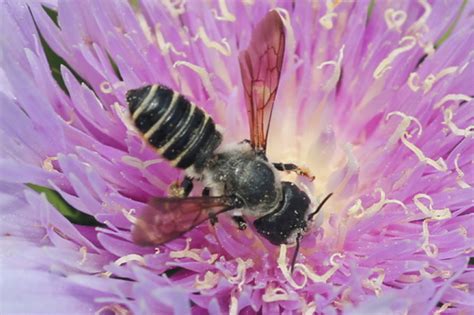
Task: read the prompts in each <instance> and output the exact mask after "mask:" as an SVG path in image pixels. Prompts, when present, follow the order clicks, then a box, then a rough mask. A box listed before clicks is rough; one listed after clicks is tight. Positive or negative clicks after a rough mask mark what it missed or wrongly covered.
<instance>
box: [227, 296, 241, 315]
mask: <svg viewBox="0 0 474 315" xmlns="http://www.w3.org/2000/svg"><path fill="white" fill-rule="evenodd" d="M238 311H239V300H238V299H237V297H236V296H235V294H231V295H230V305H229V315H238V314H239V312H238Z"/></svg>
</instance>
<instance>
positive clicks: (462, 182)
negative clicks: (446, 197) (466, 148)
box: [454, 153, 472, 189]
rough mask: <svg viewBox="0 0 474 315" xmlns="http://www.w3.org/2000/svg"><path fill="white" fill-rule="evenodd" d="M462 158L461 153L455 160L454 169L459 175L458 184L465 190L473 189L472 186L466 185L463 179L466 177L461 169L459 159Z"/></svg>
mask: <svg viewBox="0 0 474 315" xmlns="http://www.w3.org/2000/svg"><path fill="white" fill-rule="evenodd" d="M460 156H461V153H458V154H457V155H456V158H455V159H454V167H455V168H456V172H457V173H458V176H457V177H456V183H457V184H458V185H459V187H461V188H463V189H465V188H471V187H472V186H471V185H469V184H468V183H466V182H465V181H464V180H463V179H462V178H463V177H464V172H463V171H462V170H461V168H460V167H459V164H458V163H459V157H460Z"/></svg>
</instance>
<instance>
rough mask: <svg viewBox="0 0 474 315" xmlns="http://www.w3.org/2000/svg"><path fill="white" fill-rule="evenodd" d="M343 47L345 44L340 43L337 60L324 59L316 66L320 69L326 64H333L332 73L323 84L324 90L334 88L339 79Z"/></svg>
mask: <svg viewBox="0 0 474 315" xmlns="http://www.w3.org/2000/svg"><path fill="white" fill-rule="evenodd" d="M344 47H345V45H342V47H341V49H339V54H338V56H337V61H333V60H330V61H325V62H323V63H321V64H320V65H319V66H318V67H317V69H322V68H323V67H325V66H328V65H332V66H334V72H333V73H332V75H331V77H330V78H329V80H327V81H326V83H325V84H324V86H323V89H324V90H325V91H330V90H332V89H334V88H335V87H336V85H337V82H338V81H339V78H340V77H341V69H342V67H341V64H342V59H343V58H344Z"/></svg>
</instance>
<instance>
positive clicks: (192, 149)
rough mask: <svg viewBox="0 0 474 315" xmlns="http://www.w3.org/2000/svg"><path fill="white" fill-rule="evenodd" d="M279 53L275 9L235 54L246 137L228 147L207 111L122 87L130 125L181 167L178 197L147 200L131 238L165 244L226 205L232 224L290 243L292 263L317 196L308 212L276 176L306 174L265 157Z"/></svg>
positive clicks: (303, 200) (163, 92) (299, 193)
mask: <svg viewBox="0 0 474 315" xmlns="http://www.w3.org/2000/svg"><path fill="white" fill-rule="evenodd" d="M284 51H285V32H284V26H283V22H282V20H281V17H280V15H279V14H278V13H277V12H276V11H270V12H269V13H268V14H267V15H266V16H265V17H264V18H263V20H262V21H260V22H259V23H258V24H257V26H256V27H255V30H254V32H253V34H252V38H251V41H250V44H249V47H248V48H247V49H246V50H244V51H242V52H241V53H240V54H239V63H240V72H241V77H242V83H243V88H244V93H245V101H246V106H247V111H248V119H249V126H250V140H244V141H242V142H240V143H237V144H235V145H232V146H221V143H222V134H221V133H220V132H219V131H218V129H216V125H215V123H214V121H213V119H212V117H210V116H209V115H208V114H207V113H206V112H205V111H204V110H202V109H201V108H199V107H198V106H196V105H194V104H192V103H191V102H190V101H188V100H187V99H186V98H185V97H184V96H182V95H181V94H179V93H177V92H175V91H173V90H171V89H169V88H167V87H166V86H164V85H159V84H155V85H148V86H144V87H140V88H138V89H134V90H130V91H128V93H127V102H128V105H129V110H130V114H131V117H132V120H133V122H134V124H135V126H136V128H137V129H138V130H139V132H140V133H141V134H142V135H143V137H144V138H145V140H146V141H147V142H148V143H149V144H150V145H152V146H153V147H155V148H156V149H157V151H158V152H159V153H160V154H161V155H162V156H163V157H164V158H166V159H167V160H169V161H170V163H171V164H172V165H173V166H175V167H177V168H180V169H183V170H184V171H185V173H186V177H185V179H184V180H183V182H182V184H181V187H179V188H180V189H181V196H180V197H168V198H166V197H163V198H154V199H152V200H151V201H150V202H149V206H148V208H147V209H145V210H144V212H143V214H142V215H141V216H140V217H139V218H138V219H137V223H136V224H135V226H134V228H133V239H134V241H135V242H136V243H138V244H142V245H160V244H163V243H166V242H168V241H170V240H173V239H175V238H177V237H179V236H181V235H182V234H184V233H186V232H187V231H189V230H191V229H192V228H194V227H195V226H197V225H199V224H201V223H203V222H204V221H206V220H208V219H210V220H211V223H215V222H217V216H218V215H219V214H221V213H223V212H228V211H231V210H233V211H234V216H233V219H234V220H235V221H236V222H237V224H238V227H239V228H240V229H245V228H246V226H247V225H246V224H247V223H246V218H251V219H253V225H254V227H255V229H256V231H257V232H258V233H259V234H260V235H261V236H263V237H264V238H266V239H267V240H268V241H270V242H271V243H272V244H275V245H280V244H288V243H294V242H296V244H297V248H296V251H295V255H294V257H293V262H292V265H293V264H294V261H295V258H296V253H297V251H298V246H299V240H300V238H301V236H302V233H303V232H304V231H305V230H306V229H307V226H308V221H310V220H311V219H312V218H313V216H314V215H315V214H316V213H317V211H319V209H320V207H321V206H322V205H323V203H324V202H322V203H321V204H320V206H319V207H318V209H316V210H315V211H313V212H311V209H310V208H311V207H310V198H309V197H308V195H307V194H306V193H305V192H304V191H303V190H301V189H300V188H298V186H297V185H295V184H294V183H291V182H287V181H281V180H280V178H279V174H278V171H294V172H297V173H298V174H300V175H307V176H309V175H308V174H307V172H305V171H304V170H303V169H301V168H299V167H298V166H296V165H294V164H288V163H287V164H285V163H271V162H270V161H268V158H267V156H266V148H267V135H268V131H269V127H270V121H271V117H272V111H273V105H274V102H275V97H276V94H277V90H278V85H279V80H280V74H281V70H282V63H283V57H284ZM193 180H198V181H201V182H202V183H203V185H204V187H206V188H205V189H204V191H203V195H202V196H199V197H188V195H189V193H190V192H191V190H192V187H193ZM329 196H330V195H329ZM329 196H328V197H329ZM328 197H326V199H325V200H327V198H328ZM236 210H237V211H238V214H236V212H235V211H236Z"/></svg>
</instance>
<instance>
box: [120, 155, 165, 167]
mask: <svg viewBox="0 0 474 315" xmlns="http://www.w3.org/2000/svg"><path fill="white" fill-rule="evenodd" d="M122 162H124V163H125V164H127V165H130V166H132V167H136V168H138V169H140V170H145V169H147V168H148V167H150V166H152V165H154V164H159V163H162V162H163V159H153V160H147V161H142V160H140V159H139V158H136V157H134V156H130V155H125V156H122Z"/></svg>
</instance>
